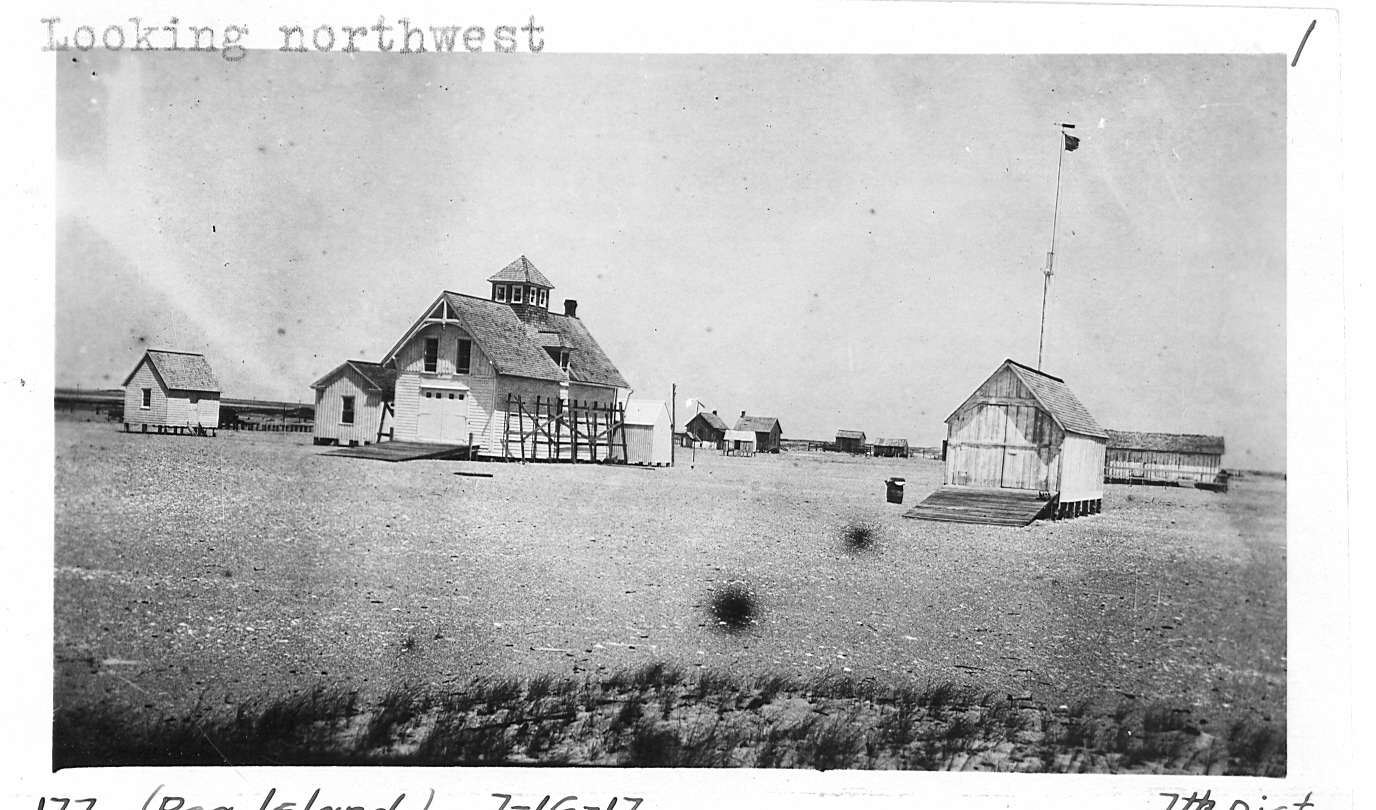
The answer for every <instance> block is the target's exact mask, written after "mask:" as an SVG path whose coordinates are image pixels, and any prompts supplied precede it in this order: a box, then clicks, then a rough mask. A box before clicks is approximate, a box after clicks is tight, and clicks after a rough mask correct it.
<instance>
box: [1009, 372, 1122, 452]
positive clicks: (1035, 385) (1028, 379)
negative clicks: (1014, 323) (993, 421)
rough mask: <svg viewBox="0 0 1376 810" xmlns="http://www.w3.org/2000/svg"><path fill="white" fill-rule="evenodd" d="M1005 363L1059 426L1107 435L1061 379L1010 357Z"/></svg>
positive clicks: (1077, 431)
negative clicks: (1016, 361) (1021, 363)
mask: <svg viewBox="0 0 1376 810" xmlns="http://www.w3.org/2000/svg"><path fill="white" fill-rule="evenodd" d="M1005 362H1006V364H1007V365H1008V367H1009V368H1011V369H1012V370H1013V373H1014V374H1016V375H1018V379H1020V380H1022V382H1023V384H1024V385H1026V386H1027V387H1028V388H1029V389H1031V391H1032V395H1033V396H1034V397H1036V398H1037V400H1038V401H1039V402H1041V403H1042V405H1043V406H1044V407H1045V408H1046V409H1047V411H1049V412H1050V413H1051V416H1052V417H1053V418H1054V419H1055V420H1056V421H1057V422H1058V423H1060V426H1061V428H1062V429H1064V430H1067V431H1070V432H1071V433H1079V434H1082V435H1085V436H1096V437H1098V438H1101V439H1107V438H1108V433H1107V432H1106V431H1105V430H1104V429H1103V428H1101V427H1099V423H1098V422H1096V421H1094V417H1093V416H1090V415H1089V411H1088V410H1086V409H1085V406H1084V405H1082V404H1081V403H1080V400H1079V399H1078V398H1077V397H1076V396H1075V394H1074V393H1073V392H1072V391H1071V390H1070V387H1069V386H1067V385H1066V384H1065V382H1064V381H1063V380H1060V379H1058V378H1056V377H1052V376H1051V375H1049V374H1043V373H1041V372H1039V371H1034V370H1033V369H1030V368H1028V367H1027V366H1024V365H1020V364H1018V363H1015V362H1013V361H1012V360H1007V361H1005Z"/></svg>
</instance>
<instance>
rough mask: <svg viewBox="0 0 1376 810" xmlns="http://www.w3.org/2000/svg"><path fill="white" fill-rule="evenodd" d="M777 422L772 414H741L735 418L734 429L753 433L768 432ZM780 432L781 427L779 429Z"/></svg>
mask: <svg viewBox="0 0 1376 810" xmlns="http://www.w3.org/2000/svg"><path fill="white" fill-rule="evenodd" d="M777 424H779V420H778V419H775V418H774V417H772V416H742V417H741V418H740V419H737V420H736V428H735V429H736V430H748V431H751V432H753V433H769V432H770V431H772V430H773V429H774V426H775V425H777ZM780 432H781V433H782V432H783V430H782V428H781V429H780Z"/></svg>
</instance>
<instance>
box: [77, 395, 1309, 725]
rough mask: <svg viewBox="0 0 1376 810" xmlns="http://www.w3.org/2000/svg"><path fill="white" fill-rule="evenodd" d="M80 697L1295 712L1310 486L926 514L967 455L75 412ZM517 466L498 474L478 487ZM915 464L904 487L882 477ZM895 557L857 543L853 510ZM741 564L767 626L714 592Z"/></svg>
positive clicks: (152, 705) (161, 707)
mask: <svg viewBox="0 0 1376 810" xmlns="http://www.w3.org/2000/svg"><path fill="white" fill-rule="evenodd" d="M56 447H57V458H56V503H57V509H56V516H55V528H56V534H55V559H54V566H55V567H54V576H55V594H56V596H55V605H54V616H55V622H54V625H55V631H54V661H55V663H54V666H55V674H54V690H55V700H56V703H57V705H59V706H61V705H71V704H75V703H84V702H89V701H99V700H107V699H108V700H112V701H115V702H118V703H121V704H127V705H135V706H138V705H142V706H145V707H147V708H148V709H149V710H150V711H167V712H172V711H177V710H181V709H185V708H187V707H190V706H193V705H195V704H197V703H198V702H200V703H207V702H212V701H213V702H215V703H219V702H221V701H224V702H235V701H237V700H242V699H245V698H248V697H253V696H260V695H270V694H281V693H286V692H292V691H302V690H306V689H308V688H309V687H310V686H311V685H313V684H315V683H317V682H325V683H329V684H333V685H344V686H349V687H356V688H358V689H360V690H362V691H363V692H364V693H376V692H379V691H381V690H383V689H385V688H387V687H389V686H392V685H395V684H398V683H402V682H409V683H417V684H435V685H445V684H462V683H466V682H467V681H469V680H470V679H471V678H473V677H474V676H481V675H498V676H529V675H534V674H537V673H543V672H549V673H556V674H560V675H575V676H577V675H584V674H590V675H596V674H598V673H599V672H606V671H610V670H614V669H619V668H622V667H627V666H638V665H640V664H643V663H646V662H649V661H655V660H662V661H666V662H671V663H675V664H680V665H683V666H687V667H694V666H699V665H701V666H706V667H711V668H714V669H724V670H730V671H733V672H738V673H753V672H760V673H764V672H779V673H785V674H792V675H797V676H803V677H806V676H810V675H817V674H823V673H827V672H831V673H835V674H838V675H840V674H848V675H850V676H851V677H853V678H856V679H860V678H866V677H873V678H876V679H879V680H882V681H885V682H888V683H912V684H916V685H922V684H927V683H930V682H937V681H947V680H950V681H955V682H957V683H960V684H968V685H972V686H976V687H978V688H981V689H989V690H994V691H997V692H1000V693H1002V692H1007V693H1008V694H1019V695H1021V694H1026V693H1030V694H1031V696H1032V697H1033V699H1034V700H1037V701H1039V702H1046V703H1049V704H1050V705H1057V704H1060V703H1071V702H1074V701H1076V700H1081V699H1092V700H1095V701H1098V702H1104V703H1112V702H1115V701H1118V700H1119V699H1121V698H1123V697H1124V696H1133V697H1137V698H1140V699H1144V700H1158V699H1159V700H1167V701H1172V702H1175V703H1178V704H1181V705H1186V706H1193V707H1194V713H1195V716H1196V717H1197V718H1200V719H1202V720H1204V721H1205V722H1208V721H1209V720H1212V722H1213V723H1214V725H1213V726H1206V728H1210V727H1212V728H1217V727H1218V724H1219V723H1221V722H1224V720H1225V719H1226V718H1236V717H1239V716H1246V715H1253V716H1255V717H1256V718H1257V719H1267V720H1269V719H1272V718H1273V717H1274V718H1275V719H1276V720H1278V721H1281V722H1283V720H1284V717H1285V699H1286V689H1285V683H1286V676H1285V670H1286V660H1285V654H1286V650H1285V637H1286V636H1285V630H1286V624H1285V616H1286V604H1285V581H1286V564H1285V555H1286V545H1285V489H1284V487H1285V484H1284V482H1283V481H1279V480H1274V479H1266V478H1247V479H1244V480H1241V481H1236V482H1234V487H1233V490H1232V492H1230V493H1228V494H1226V495H1222V494H1214V493H1209V492H1204V491H1200V490H1193V489H1164V488H1128V487H1126V486H1116V485H1110V486H1109V487H1108V488H1107V492H1106V495H1105V499H1104V511H1103V514H1101V515H1096V516H1091V517H1087V518H1080V519H1077V520H1073V521H1067V522H1060V523H1050V522H1042V523H1038V524H1034V525H1033V526H1030V527H1027V528H1023V529H1011V528H1002V527H991V526H963V525H953V524H941V523H931V522H925V521H917V520H909V519H904V518H902V517H901V514H902V512H903V510H904V509H905V508H906V506H910V505H912V504H913V503H916V502H917V501H918V500H920V499H921V498H922V497H923V496H925V495H926V494H927V493H928V492H930V491H932V490H933V489H935V488H936V487H937V486H938V484H939V481H940V474H941V467H940V462H936V461H929V460H917V459H913V460H905V459H863V458H850V457H842V456H839V455H837V454H831V453H818V452H814V453H807V452H793V453H784V454H780V455H773V456H755V457H753V458H736V457H730V458H727V457H722V456H719V455H716V454H714V453H703V452H699V453H698V454H697V459H696V462H695V463H690V462H689V460H688V457H687V455H686V451H680V452H681V453H685V454H684V455H680V464H679V466H677V467H675V468H673V469H639V468H625V467H601V466H589V465H579V466H558V465H534V464H531V465H522V464H482V463H476V462H431V461H421V462H409V463H402V464H388V463H383V462H375V461H366V460H359V459H348V458H336V457H329V456H324V455H322V452H323V451H324V450H326V449H327V448H318V447H314V446H312V445H311V444H310V438H309V436H302V435H290V434H287V435H281V434H260V433H244V434H235V433H222V434H221V435H220V436H218V437H216V438H214V439H198V438H189V437H171V436H145V435H137V434H134V435H125V434H122V433H119V432H117V431H116V430H115V428H114V427H113V426H110V425H107V424H100V423H77V422H59V423H58V425H57V442H56ZM460 471H477V472H483V473H491V474H492V475H493V477H492V478H474V477H465V476H460V475H455V473H456V472H460ZM890 476H902V477H904V478H906V479H907V496H906V499H905V500H906V503H905V506H896V505H893V504H889V503H886V502H885V498H884V480H885V479H886V478H888V477H890ZM860 524H863V525H868V526H870V527H872V528H873V529H874V531H875V536H876V541H875V543H874V545H873V546H872V547H871V548H870V549H869V550H867V551H866V552H863V553H858V554H853V553H848V552H847V550H846V548H845V546H844V544H843V541H842V536H843V534H844V532H845V531H846V529H847V528H848V527H851V526H854V525H860ZM732 581H743V582H745V583H747V584H748V585H749V587H750V588H751V589H752V590H753V591H754V592H755V594H756V595H757V598H758V602H759V613H758V622H757V624H756V625H755V626H753V627H752V628H751V629H750V630H749V631H747V632H745V633H741V634H736V635H727V634H724V633H721V632H719V630H718V628H717V627H716V623H715V621H714V620H713V619H712V618H711V617H710V616H709V614H708V611H707V607H706V605H707V602H708V599H709V597H710V595H711V594H712V592H713V590H714V589H715V588H718V587H721V586H723V585H724V584H726V583H728V582H732Z"/></svg>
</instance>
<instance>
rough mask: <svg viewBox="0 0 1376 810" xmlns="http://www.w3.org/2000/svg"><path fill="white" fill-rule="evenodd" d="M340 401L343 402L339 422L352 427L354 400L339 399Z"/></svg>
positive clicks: (349, 398)
mask: <svg viewBox="0 0 1376 810" xmlns="http://www.w3.org/2000/svg"><path fill="white" fill-rule="evenodd" d="M341 399H343V401H344V412H343V413H342V414H341V415H340V417H339V421H340V422H343V423H344V424H346V425H352V424H353V423H354V398H353V397H341Z"/></svg>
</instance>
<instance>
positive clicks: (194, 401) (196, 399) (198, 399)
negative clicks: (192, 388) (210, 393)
mask: <svg viewBox="0 0 1376 810" xmlns="http://www.w3.org/2000/svg"><path fill="white" fill-rule="evenodd" d="M200 401H201V398H200V397H198V396H196V395H195V394H192V395H191V404H192V405H195V404H196V403H197V402H200Z"/></svg>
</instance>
